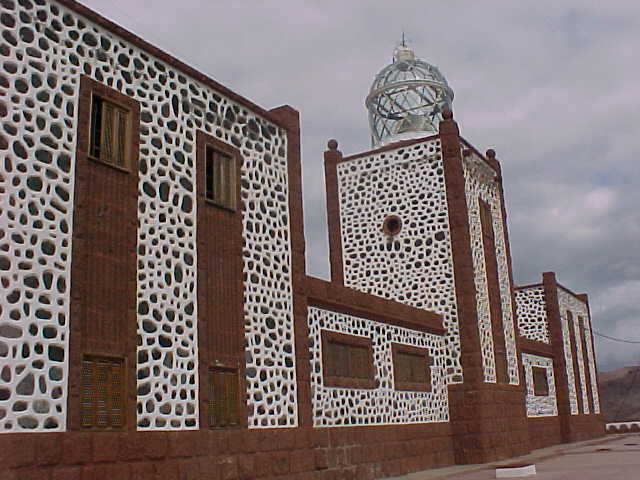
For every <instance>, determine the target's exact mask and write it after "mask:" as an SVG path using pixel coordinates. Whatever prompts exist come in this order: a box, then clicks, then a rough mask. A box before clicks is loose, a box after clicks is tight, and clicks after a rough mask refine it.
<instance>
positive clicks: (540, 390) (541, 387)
mask: <svg viewBox="0 0 640 480" xmlns="http://www.w3.org/2000/svg"><path fill="white" fill-rule="evenodd" d="M531 370H532V372H533V394H534V395H535V396H536V397H546V396H547V395H549V381H548V380H547V369H546V368H544V367H531Z"/></svg>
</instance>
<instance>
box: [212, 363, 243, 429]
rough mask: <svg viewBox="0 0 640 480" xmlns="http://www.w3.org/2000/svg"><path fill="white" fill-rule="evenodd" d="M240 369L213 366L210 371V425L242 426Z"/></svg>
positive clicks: (217, 426)
mask: <svg viewBox="0 0 640 480" xmlns="http://www.w3.org/2000/svg"><path fill="white" fill-rule="evenodd" d="M238 382H239V378H238V370H237V369H235V368H212V369H211V370H210V371H209V388H210V390H209V427H210V428H223V427H238V426H240V402H239V401H238V392H239V389H238Z"/></svg>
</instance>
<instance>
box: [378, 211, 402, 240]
mask: <svg viewBox="0 0 640 480" xmlns="http://www.w3.org/2000/svg"><path fill="white" fill-rule="evenodd" d="M401 229H402V220H400V217H398V216H397V215H389V216H388V217H387V218H385V219H384V222H382V231H383V232H384V233H386V234H387V235H390V236H392V237H393V236H394V235H397V234H398V233H400V230H401Z"/></svg>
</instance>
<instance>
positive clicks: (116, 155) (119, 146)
mask: <svg viewBox="0 0 640 480" xmlns="http://www.w3.org/2000/svg"><path fill="white" fill-rule="evenodd" d="M127 117H128V112H126V111H125V110H122V109H121V108H116V109H115V110H114V119H113V123H114V132H115V133H114V136H113V142H114V145H113V163H114V164H115V165H117V166H119V167H122V168H125V167H126V166H127V164H126V153H127V133H128V132H127Z"/></svg>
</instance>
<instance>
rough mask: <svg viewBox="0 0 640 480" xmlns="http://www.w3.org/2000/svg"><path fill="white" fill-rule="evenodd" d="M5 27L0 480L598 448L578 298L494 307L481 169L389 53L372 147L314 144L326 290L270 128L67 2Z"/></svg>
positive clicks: (313, 469) (286, 150) (515, 300)
mask: <svg viewBox="0 0 640 480" xmlns="http://www.w3.org/2000/svg"><path fill="white" fill-rule="evenodd" d="M0 4H1V8H2V11H1V14H0V23H1V24H2V39H1V40H0V53H1V55H2V57H1V61H2V67H1V69H0V87H1V89H0V123H1V124H2V130H0V153H1V157H2V169H1V170H0V198H1V203H0V206H1V208H0V281H1V283H2V290H1V294H0V459H1V460H2V461H0V472H1V473H2V474H3V475H4V476H6V477H7V478H30V477H29V475H32V476H38V478H41V477H39V475H42V474H43V472H45V474H46V475H51V478H66V477H68V478H84V477H86V478H103V477H104V478H106V477H107V476H110V477H111V478H131V479H134V478H135V479H137V478H159V477H162V478H165V477H166V478H173V477H175V478H194V479H195V478H216V479H217V478H258V477H281V478H316V477H317V478H342V477H343V476H349V477H353V478H379V477H385V476H393V475H398V474H402V473H406V472H411V471H417V470H421V469H427V468H434V467H438V466H445V465H451V464H454V463H478V462H486V461H493V460H496V459H501V458H507V457H509V456H514V455H519V454H523V453H526V452H528V451H529V450H530V449H531V448H537V447H542V446H547V445H552V444H556V443H562V442H570V441H576V440H583V439H587V438H593V437H596V436H599V435H601V434H603V433H604V426H603V423H602V418H601V415H600V407H599V401H598V398H599V395H598V386H597V371H596V366H595V356H594V348H593V337H592V333H591V320H590V314H589V306H588V299H587V297H586V295H576V294H574V293H572V292H571V291H569V290H568V289H566V288H565V287H563V286H561V285H559V284H558V283H557V281H556V279H555V275H554V274H552V273H546V274H544V275H543V281H542V282H541V283H540V284H537V285H532V286H526V287H517V286H515V285H514V284H513V275H512V266H511V256H510V252H509V239H508V232H507V224H506V209H505V204H504V195H503V190H502V177H501V171H500V164H499V162H498V160H497V159H496V156H495V152H493V151H491V150H490V151H487V153H486V155H483V154H481V153H480V152H478V151H477V150H476V149H475V148H474V147H473V146H472V145H470V144H469V143H468V142H466V141H465V140H464V139H463V138H461V137H460V135H459V131H458V127H457V125H456V122H455V121H454V119H453V114H452V113H451V102H452V100H453V92H452V91H451V89H450V88H449V87H448V85H446V80H444V77H443V76H442V74H440V72H439V71H438V70H437V69H436V68H435V67H433V66H431V65H429V64H427V63H426V62H422V61H421V60H419V59H416V58H415V56H414V55H413V52H412V51H411V50H410V49H408V48H406V47H402V48H400V49H399V50H398V51H397V52H396V58H395V61H394V63H393V64H392V65H390V67H388V68H387V69H385V70H383V72H381V75H382V76H381V77H379V78H377V82H376V83H374V88H372V92H371V94H370V95H369V97H368V98H367V106H368V107H369V110H370V112H373V113H372V114H371V116H370V121H371V124H372V139H373V148H372V150H370V151H368V152H364V153H361V154H356V155H352V156H347V157H343V156H342V154H341V152H340V151H339V150H338V144H337V142H336V141H330V142H329V144H328V149H327V151H326V153H325V174H326V187H327V212H328V220H329V237H330V264H331V281H324V280H320V279H317V278H312V277H309V276H307V275H306V273H305V259H304V255H305V241H304V232H303V221H302V189H301V174H300V173H301V172H300V130H299V118H298V113H297V112H296V111H295V110H294V109H293V108H291V107H289V106H283V107H279V108H276V109H272V110H265V109H263V108H261V107H259V106H257V105H255V104H253V103H251V102H250V101H248V100H246V99H244V98H242V97H240V96H239V95H237V94H235V93H233V92H232V91H231V90H229V89H227V88H225V87H223V86H221V85H219V84H217V83H216V82H214V81H213V80H211V79H209V78H208V77H206V76H204V75H203V74H201V73H199V72H197V71H196V70H194V69H193V68H191V67H189V66H187V65H185V64H183V63H181V62H180V61H178V60H176V59H175V58H172V57H170V56H169V55H167V54H166V53H164V52H162V51H160V50H158V49H157V48H155V47H153V46H152V45H149V44H148V43H146V42H145V41H143V40H141V39H140V38H138V37H136V36H135V35H133V34H131V33H129V32H127V31H125V30H123V29H122V28H120V27H118V26H117V25H115V24H113V23H111V22H110V21H108V20H106V19H105V18H103V17H101V16H99V15H98V14H96V13H95V12H92V11H91V10H89V9H87V8H86V7H83V6H82V5H80V4H78V3H76V2H74V1H72V0H56V1H53V0H33V1H31V0H1V1H0ZM409 74H411V75H413V77H411V78H409V77H408V75H409ZM378 80H380V81H378ZM403 82H404V83H403ZM407 85H408V87H407ZM405 87H406V88H405ZM390 88H393V89H395V90H390ZM402 89H404V90H402ZM390 92H391V93H390ZM398 93H402V95H403V97H402V98H403V99H404V101H406V102H409V103H407V104H406V105H405V106H406V107H407V108H405V109H404V110H401V111H392V110H393V109H394V108H396V106H397V105H398V102H389V99H390V98H391V97H390V95H391V96H393V95H395V94H398ZM425 98H426V99H428V101H426V103H425ZM411 102H414V103H415V102H423V103H424V104H422V105H414V104H411ZM400 103H402V102H400ZM418 107H421V108H423V110H420V109H418ZM376 112H377V113H376ZM376 115H378V116H379V118H378V117H376ZM427 119H428V121H427ZM12 476H13V477H12ZM3 478H4V477H3Z"/></svg>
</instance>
